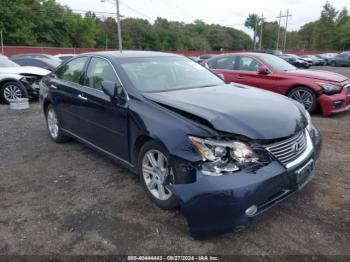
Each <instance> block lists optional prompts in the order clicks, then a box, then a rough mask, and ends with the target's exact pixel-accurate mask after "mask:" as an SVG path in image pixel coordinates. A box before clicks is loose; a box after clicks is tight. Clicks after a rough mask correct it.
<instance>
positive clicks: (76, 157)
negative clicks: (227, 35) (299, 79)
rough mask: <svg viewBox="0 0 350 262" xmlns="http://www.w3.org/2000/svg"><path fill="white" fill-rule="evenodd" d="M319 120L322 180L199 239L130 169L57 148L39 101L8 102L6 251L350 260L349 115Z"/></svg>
mask: <svg viewBox="0 0 350 262" xmlns="http://www.w3.org/2000/svg"><path fill="white" fill-rule="evenodd" d="M317 69H321V68H317ZM322 69H324V68H322ZM331 69H332V70H334V69H333V68H331ZM337 70H339V71H342V73H343V74H347V75H349V76H350V69H349V68H347V69H344V68H339V69H337ZM313 121H314V124H315V126H317V127H318V128H319V129H320V131H321V133H322V135H323V141H324V145H323V151H322V154H321V156H320V160H319V162H318V165H317V169H316V176H315V178H314V180H313V181H312V182H311V183H310V184H309V185H308V186H307V187H306V188H305V189H304V190H303V191H302V192H299V193H297V194H296V195H294V196H293V197H292V198H289V199H288V200H287V201H285V202H283V203H282V204H281V205H279V206H278V207H277V208H275V209H273V210H272V211H270V212H268V213H266V214H265V215H263V216H262V217H260V218H259V219H257V220H256V221H255V222H254V223H253V224H252V225H251V226H250V227H249V228H247V229H246V230H244V231H242V232H240V233H230V234H226V235H223V236H220V237H214V238H212V239H209V240H206V241H195V240H193V239H192V238H191V237H190V236H189V234H188V232H187V225H186V221H185V219H184V217H183V216H182V215H181V214H180V213H179V212H178V211H177V212H166V211H162V210H160V209H158V208H157V207H155V205H153V204H152V203H151V202H150V201H149V200H148V198H147V197H146V195H145V193H144V192H143V189H142V188H141V185H140V183H139V182H138V180H137V179H136V178H135V176H133V175H132V174H131V173H130V172H128V171H127V170H126V169H124V168H121V167H120V166H118V165H116V164H115V163H113V162H111V161H110V160H108V159H107V158H105V157H104V156H101V155H99V154H98V153H96V152H94V151H92V150H90V149H89V148H87V147H85V146H83V145H81V144H79V143H77V142H70V143H67V144H63V145H57V144H54V143H52V142H51V141H50V139H49V137H48V134H47V131H46V127H45V122H44V118H43V115H42V114H41V111H40V108H39V104H38V103H32V104H31V108H30V109H29V110H24V111H10V110H9V109H8V107H7V106H5V105H0V142H1V144H0V145H1V146H0V159H1V160H0V254H180V253H186V254H208V253H209V254H216V255H223V254H265V255H266V254H343V255H345V254H346V255H350V244H349V243H350V112H349V113H344V114H341V115H337V116H333V117H328V118H324V117H322V116H314V117H313Z"/></svg>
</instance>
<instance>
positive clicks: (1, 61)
mask: <svg viewBox="0 0 350 262" xmlns="http://www.w3.org/2000/svg"><path fill="white" fill-rule="evenodd" d="M18 66H19V65H18V64H16V63H15V62H13V61H11V60H9V59H7V58H5V57H0V67H18Z"/></svg>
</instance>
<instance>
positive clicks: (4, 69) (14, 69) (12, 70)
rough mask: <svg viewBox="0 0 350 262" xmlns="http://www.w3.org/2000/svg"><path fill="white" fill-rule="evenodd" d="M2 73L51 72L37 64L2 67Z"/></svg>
mask: <svg viewBox="0 0 350 262" xmlns="http://www.w3.org/2000/svg"><path fill="white" fill-rule="evenodd" d="M0 73H6V74H33V75H38V76H45V75H48V74H50V71H49V70H46V69H43V68H40V67H35V66H18V67H0Z"/></svg>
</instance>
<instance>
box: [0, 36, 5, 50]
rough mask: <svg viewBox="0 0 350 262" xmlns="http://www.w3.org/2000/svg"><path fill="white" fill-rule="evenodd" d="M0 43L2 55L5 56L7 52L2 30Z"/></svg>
mask: <svg viewBox="0 0 350 262" xmlns="http://www.w3.org/2000/svg"><path fill="white" fill-rule="evenodd" d="M0 42H1V54H2V55H5V52H4V39H3V37H2V30H1V31H0Z"/></svg>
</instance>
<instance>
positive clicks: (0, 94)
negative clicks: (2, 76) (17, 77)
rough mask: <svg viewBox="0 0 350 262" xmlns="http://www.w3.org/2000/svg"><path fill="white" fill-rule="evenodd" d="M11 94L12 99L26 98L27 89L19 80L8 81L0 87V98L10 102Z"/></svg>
mask: <svg viewBox="0 0 350 262" xmlns="http://www.w3.org/2000/svg"><path fill="white" fill-rule="evenodd" d="M12 94H13V95H14V96H13V99H16V97H17V98H28V92H27V89H26V88H25V87H24V86H23V84H22V83H21V82H18V81H9V82H6V83H5V84H3V85H2V86H1V87H0V99H1V101H3V102H4V103H6V104H9V103H10V99H9V97H10V96H12Z"/></svg>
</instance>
